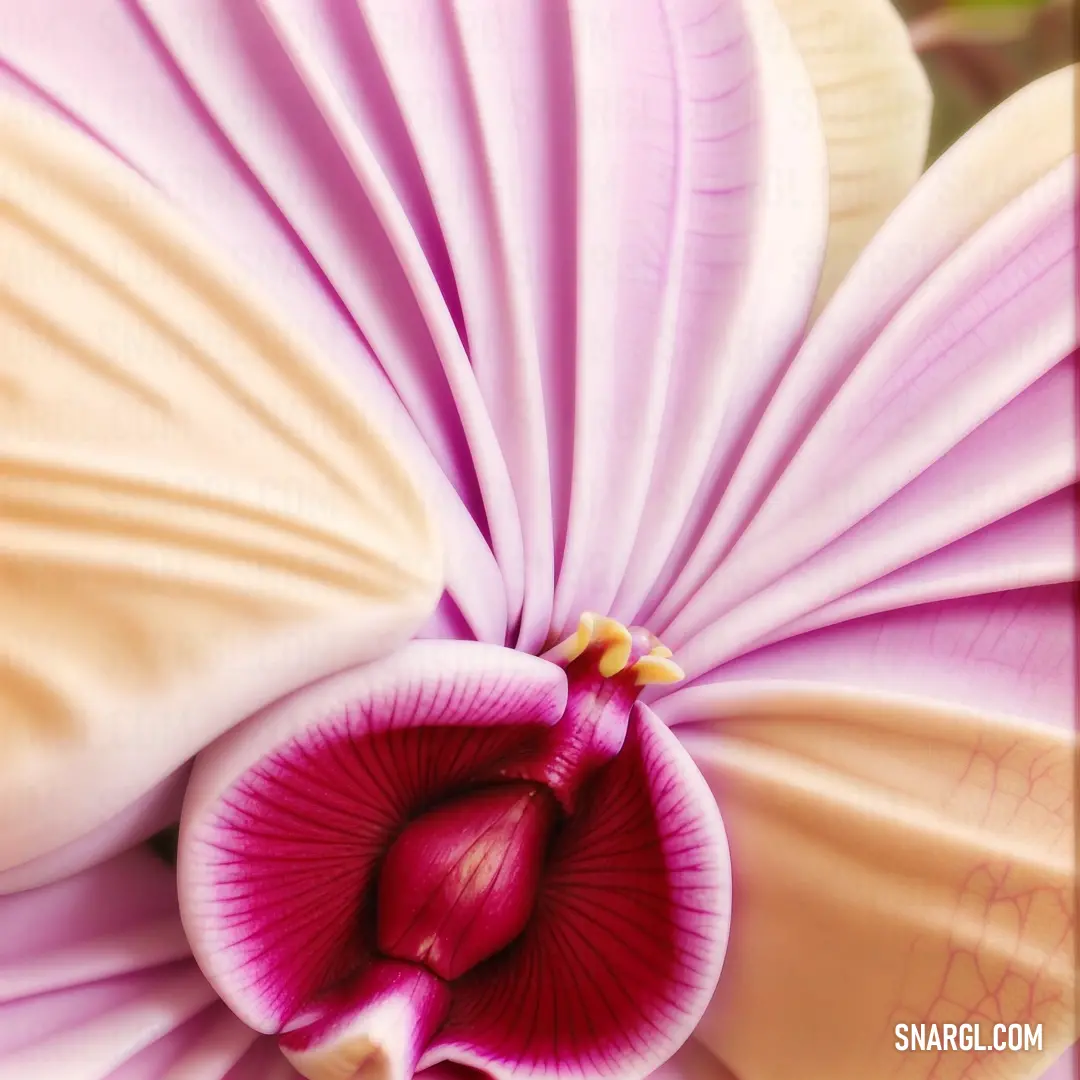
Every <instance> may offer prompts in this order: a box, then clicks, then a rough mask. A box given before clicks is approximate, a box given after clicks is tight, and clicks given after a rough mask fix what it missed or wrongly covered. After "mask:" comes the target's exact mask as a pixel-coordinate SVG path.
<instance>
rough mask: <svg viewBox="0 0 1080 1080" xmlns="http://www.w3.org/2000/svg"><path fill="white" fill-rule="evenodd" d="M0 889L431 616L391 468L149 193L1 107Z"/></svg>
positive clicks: (60, 127) (428, 552)
mask: <svg viewBox="0 0 1080 1080" xmlns="http://www.w3.org/2000/svg"><path fill="white" fill-rule="evenodd" d="M0 521H2V525H0V536H2V543H0V612H3V618H2V621H0V657H2V658H3V659H2V661H0V718H2V719H0V732H2V742H3V746H4V755H3V761H2V763H0V837H2V838H3V839H2V841H0V869H6V868H8V867H11V866H17V865H19V864H20V863H24V862H27V861H28V860H31V859H34V858H36V857H39V856H41V855H45V854H47V853H49V852H51V851H54V850H55V849H58V848H61V847H63V846H64V845H66V844H68V843H70V842H71V841H74V840H76V839H78V838H79V837H81V836H83V835H85V834H86V833H88V832H90V831H92V830H93V829H95V828H96V827H97V826H99V825H101V824H103V823H105V822H106V821H108V820H109V819H110V818H113V817H114V816H115V815H117V814H118V813H120V812H121V811H122V810H123V809H124V808H125V807H126V806H127V805H129V804H130V803H131V802H133V801H135V800H137V799H138V798H140V796H142V795H144V794H145V793H146V792H147V791H149V790H150V789H151V788H152V787H153V786H154V785H156V784H157V783H158V782H159V781H161V780H163V779H164V778H165V777H166V776H167V775H168V774H170V773H171V772H173V771H174V770H175V769H176V768H178V767H179V766H180V765H181V764H182V763H183V762H184V761H185V760H186V759H188V758H189V757H190V756H191V755H192V754H193V753H194V752H195V751H197V750H198V749H199V748H200V747H202V746H203V745H205V744H206V743H208V742H209V741H211V740H212V739H213V738H214V737H215V736H217V735H218V734H220V733H221V732H222V731H224V730H226V729H227V728H228V727H230V726H231V725H232V724H234V723H236V722H238V721H239V720H241V719H243V718H244V717H245V716H246V715H248V714H249V713H251V712H253V711H255V710H256V709H257V708H258V707H260V706H262V705H264V704H266V703H267V702H268V701H270V700H272V699H274V698H275V697H278V696H280V695H281V694H282V693H284V692H286V691H288V690H290V689H292V688H294V687H295V686H297V685H300V684H302V683H303V682H305V681H307V680H309V679H311V678H314V677H318V676H321V675H325V674H327V673H329V672H331V671H333V670H337V669H338V668H340V667H342V666H344V665H346V664H347V663H350V662H359V661H361V660H364V659H368V658H371V657H372V656H374V655H379V654H382V653H384V652H386V651H387V650H389V649H391V648H393V647H394V646H395V645H396V644H397V643H398V642H400V641H402V640H404V639H405V638H407V637H408V635H410V634H411V633H413V632H414V631H415V630H416V628H417V627H418V626H419V625H420V624H421V623H422V622H423V621H424V619H425V618H426V617H427V616H428V614H429V613H430V612H431V610H432V609H433V607H434V605H435V603H436V600H437V598H438V594H439V592H440V590H441V569H440V556H439V550H438V544H437V541H436V537H435V535H434V531H433V528H432V526H431V524H430V521H429V517H428V514H427V511H426V509H425V507H424V505H423V503H422V501H421V499H420V497H419V495H418V493H417V491H416V489H415V487H414V485H413V483H412V482H411V480H410V477H409V475H408V472H407V467H406V463H405V462H403V461H402V460H401V458H400V455H399V453H398V451H397V448H396V447H395V445H394V444H393V443H391V442H390V441H388V440H387V439H386V438H385V436H383V435H382V434H380V431H379V429H378V428H376V427H375V426H374V424H373V423H372V421H371V420H369V418H368V417H367V416H366V415H365V413H364V411H363V410H362V409H361V408H360V407H359V405H358V404H356V403H355V399H354V398H353V396H352V395H351V394H350V392H349V390H348V388H347V386H345V385H344V384H343V383H342V382H340V381H339V379H338V378H337V377H336V376H335V375H334V374H333V373H332V372H330V371H328V370H326V369H324V367H323V365H322V364H321V363H319V362H318V357H316V356H314V355H312V353H311V351H310V350H309V349H308V348H307V347H306V346H305V344H304V343H303V342H302V341H300V340H297V339H294V338H293V337H291V336H290V335H289V334H287V333H286V332H285V331H284V330H283V329H282V328H281V327H280V325H279V323H278V321H277V319H276V317H275V316H274V315H273V313H272V311H271V310H270V309H269V308H268V307H267V306H266V305H265V304H263V303H261V302H260V300H259V299H258V298H257V297H256V296H255V295H254V294H252V293H250V292H249V291H248V290H247V288H246V287H245V286H244V284H243V283H242V281H241V280H239V279H238V277H237V276H236V275H235V274H234V273H233V272H232V271H231V270H230V268H229V266H228V264H227V263H225V262H223V261H221V259H220V258H219V257H218V256H216V255H213V254H211V252H210V251H209V249H208V248H207V247H206V246H204V244H203V243H202V242H201V241H200V240H199V239H198V237H197V236H196V235H195V234H193V232H192V231H191V230H190V228H189V227H188V226H187V225H186V223H185V222H184V220H183V219H182V218H180V217H179V216H178V215H177V214H176V213H175V212H174V211H172V210H171V209H169V208H168V207H167V206H166V205H165V204H164V203H163V201H162V200H161V199H160V197H159V196H158V194H157V193H156V192H154V191H153V189H152V188H150V186H149V185H147V184H146V183H145V181H143V180H142V179H141V178H140V177H138V176H137V175H136V174H134V173H133V172H131V171H130V170H129V169H128V168H127V167H125V166H124V165H122V164H121V163H120V162H118V161H117V160H116V159H115V158H114V157H112V156H111V155H109V154H108V153H106V152H105V151H103V150H102V149H101V148H100V147H99V146H96V145H94V144H93V143H92V142H91V141H90V140H89V139H87V138H86V137H85V136H84V135H82V134H80V133H78V132H77V131H75V130H74V129H73V128H72V127H71V126H69V125H65V124H62V123H58V122H57V121H56V120H55V119H53V118H52V117H50V116H49V115H47V114H46V113H44V112H43V111H41V110H39V109H36V108H34V107H31V106H27V105H25V104H22V103H17V102H14V101H11V100H5V101H4V102H3V103H2V105H0Z"/></svg>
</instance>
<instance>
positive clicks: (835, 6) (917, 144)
mask: <svg viewBox="0 0 1080 1080" xmlns="http://www.w3.org/2000/svg"><path fill="white" fill-rule="evenodd" d="M774 2H775V3H776V6H777V8H779V10H780V14H781V15H782V16H783V18H784V21H785V22H786V23H787V27H788V30H789V31H790V32H791V36H792V37H793V38H794V40H795V45H796V47H797V48H798V50H799V55H800V56H801V57H802V60H803V63H804V64H805V65H806V70H807V72H808V74H809V75H810V81H811V82H812V83H813V85H814V90H815V91H816V93H817V102H818V108H819V109H820V111H821V127H822V134H823V135H824V136H825V142H826V145H827V147H828V157H829V240H828V247H827V248H826V252H825V263H824V266H823V267H822V272H821V283H820V285H819V288H818V295H817V300H816V305H815V306H816V308H818V309H820V308H821V307H822V306H823V305H824V303H825V301H826V300H827V299H828V298H829V297H830V296H831V295H832V293H833V291H834V290H835V289H836V286H837V284H838V283H839V282H840V280H841V278H843V276H844V274H846V273H847V271H848V269H849V268H850V267H851V264H852V263H853V262H854V261H855V259H856V258H857V257H858V255H859V252H860V251H861V250H862V248H863V246H864V245H865V244H866V242H867V241H868V240H869V239H870V237H871V236H873V234H874V233H875V232H876V231H877V228H878V226H879V225H881V223H882V222H883V221H884V220H885V218H886V217H888V215H889V214H890V212H891V211H892V210H893V208H894V207H895V206H896V205H897V203H899V202H900V200H901V199H902V198H903V197H904V196H905V195H906V194H907V192H908V189H909V188H910V187H911V185H912V184H914V183H915V181H916V179H918V176H919V174H920V173H921V172H922V169H923V162H924V161H925V159H926V145H927V141H928V139H929V136H930V112H931V107H932V105H933V100H932V95H931V90H930V84H929V82H928V81H927V78H926V73H925V72H924V71H923V67H922V64H921V63H920V62H919V58H918V57H917V56H916V55H915V50H914V49H913V48H912V45H911V39H910V37H909V36H908V31H907V26H906V25H905V24H904V21H903V19H902V18H901V16H900V13H899V12H898V11H897V10H896V7H895V6H894V5H893V4H892V3H891V0H774Z"/></svg>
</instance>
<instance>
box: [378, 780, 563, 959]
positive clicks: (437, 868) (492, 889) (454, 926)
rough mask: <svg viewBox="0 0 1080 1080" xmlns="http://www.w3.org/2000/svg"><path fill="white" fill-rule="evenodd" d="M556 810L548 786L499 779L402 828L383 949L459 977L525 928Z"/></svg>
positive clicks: (383, 893)
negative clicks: (499, 781)
mask: <svg viewBox="0 0 1080 1080" xmlns="http://www.w3.org/2000/svg"><path fill="white" fill-rule="evenodd" d="M557 816H558V808H557V805H556V803H555V800H554V798H553V797H552V795H551V793H550V791H548V790H547V788H545V787H544V786H542V785H540V784H535V783H529V782H521V783H512V784H503V785H498V786H495V787H490V788H484V789H481V790H479V791H474V792H470V793H469V794H467V795H463V796H461V797H460V798H457V799H454V800H452V801H450V802H447V803H444V804H443V805H442V806H439V807H437V808H436V809H434V810H431V811H429V812H428V813H426V814H424V815H423V816H422V817H420V818H418V819H417V820H416V821H414V822H412V823H411V824H409V825H408V826H406V828H405V830H404V832H402V834H401V835H400V836H399V837H398V838H397V840H396V841H395V842H394V843H393V845H392V846H391V848H390V850H389V852H388V853H387V855H386V861H385V863H384V865H383V869H382V873H381V875H380V879H379V893H378V947H379V951H380V952H382V953H383V954H384V955H386V956H392V957H395V958H397V959H399V960H406V961H409V962H412V963H417V964H423V965H424V966H425V967H427V968H428V969H429V970H430V971H433V972H434V973H435V974H436V975H438V976H440V977H441V978H443V979H448V980H449V979H456V978H458V977H459V976H461V975H463V974H464V973H465V972H466V971H468V970H469V969H470V968H473V967H475V966H476V965H477V964H478V963H480V962H481V961H482V960H486V959H487V958H488V957H490V956H493V955H494V954H495V953H497V952H499V951H500V950H501V949H504V948H505V947H506V946H507V945H509V944H510V942H512V941H513V940H514V938H516V937H517V936H518V935H519V934H520V933H521V932H522V930H524V929H525V926H526V924H527V923H528V921H529V917H530V916H531V915H532V911H533V906H534V904H535V900H536V894H537V889H538V888H539V885H540V877H541V872H542V870H543V865H544V857H545V854H546V851H547V846H548V837H549V835H550V832H551V828H552V825H553V824H554V822H555V820H556V818H557Z"/></svg>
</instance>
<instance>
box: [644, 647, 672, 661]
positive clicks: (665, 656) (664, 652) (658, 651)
mask: <svg viewBox="0 0 1080 1080" xmlns="http://www.w3.org/2000/svg"><path fill="white" fill-rule="evenodd" d="M649 655H650V656H658V657H659V658H660V659H661V660H670V659H671V658H672V657H673V656H674V655H675V654H674V653H673V652H672V651H671V650H670V649H669V648H668V647H667V646H666V645H659V644H658V645H656V646H655V647H654V648H652V649H650V650H649Z"/></svg>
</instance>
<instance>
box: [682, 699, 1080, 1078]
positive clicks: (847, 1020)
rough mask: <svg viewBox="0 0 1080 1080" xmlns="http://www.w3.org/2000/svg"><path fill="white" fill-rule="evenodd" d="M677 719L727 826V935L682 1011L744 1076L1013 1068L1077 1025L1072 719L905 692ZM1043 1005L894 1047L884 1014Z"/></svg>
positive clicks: (1037, 1059)
mask: <svg viewBox="0 0 1080 1080" xmlns="http://www.w3.org/2000/svg"><path fill="white" fill-rule="evenodd" d="M699 722H700V727H699V728H698V729H697V730H696V731H693V732H689V733H687V734H685V735H684V734H683V730H684V729H680V735H681V736H682V737H683V741H684V743H685V744H686V746H687V748H688V749H690V751H691V753H693V755H694V757H695V759H696V760H697V762H698V764H699V765H700V766H701V768H702V769H703V771H704V772H705V775H706V777H707V779H708V780H709V782H710V785H711V787H712V789H713V792H714V794H715V795H716V797H717V801H718V802H719V804H720V808H721V811H722V813H723V816H724V822H725V824H726V826H727V828H728V831H729V836H730V841H731V848H732V862H733V865H734V867H735V868H736V873H735V892H734V900H733V934H732V940H731V946H730V950H729V953H728V957H727V961H726V964H725V968H724V974H723V975H722V977H721V981H720V987H719V989H718V991H717V995H716V997H715V999H714V1001H713V1003H712V1006H711V1008H710V1012H709V1013H707V1014H706V1016H705V1019H704V1020H703V1021H702V1024H701V1026H700V1027H699V1029H698V1037H699V1038H701V1039H702V1040H703V1041H704V1042H705V1043H706V1044H707V1045H708V1046H709V1047H710V1048H711V1049H712V1050H713V1051H714V1052H715V1053H716V1054H718V1055H719V1056H720V1057H721V1058H722V1059H723V1060H724V1061H725V1062H726V1063H728V1064H729V1065H730V1066H731V1067H732V1068H733V1069H734V1071H735V1072H736V1074H737V1075H738V1076H739V1077H740V1080H777V1078H780V1077H789V1076H799V1077H808V1078H809V1077H813V1078H814V1080H817V1078H819V1077H822V1078H823V1077H828V1078H829V1080H866V1078H867V1077H875V1078H878V1080H893V1078H895V1080H975V1078H978V1080H991V1078H993V1080H1013V1078H1015V1080H1020V1078H1022V1077H1033V1076H1037V1075H1040V1069H1041V1068H1045V1067H1047V1066H1049V1065H1050V1064H1051V1063H1052V1062H1054V1061H1055V1060H1056V1059H1057V1058H1058V1057H1060V1055H1061V1053H1062V1052H1063V1050H1064V1049H1065V1048H1066V1047H1067V1046H1068V1045H1069V1043H1071V1042H1072V1040H1073V1039H1074V1038H1075V1037H1076V1017H1075V1012H1074V984H1075V971H1074V952H1073V923H1074V917H1075V902H1074V897H1073V881H1074V825H1073V816H1074V809H1075V807H1074V795H1073V791H1074V787H1073V783H1074V773H1073V752H1074V744H1073V739H1072V738H1071V737H1070V736H1069V735H1067V734H1065V733H1063V732H1062V731H1060V730H1059V729H1055V728H1051V727H1049V726H1042V725H1033V724H1030V723H1022V722H1020V721H1017V720H1014V719H1012V718H1009V717H994V716H983V715H978V714H976V713H973V712H970V711H960V710H948V709H946V708H944V707H939V708H932V707H917V706H915V705H913V704H912V703H911V702H909V701H904V700H903V699H897V698H894V699H891V700H890V699H886V698H875V697H872V696H867V695H856V694H849V695H841V694H837V693H832V694H830V693H820V694H816V695H815V694H810V693H807V692H802V693H799V694H791V693H788V694H783V693H778V694H775V695H772V696H770V697H765V696H762V697H760V698H759V699H758V700H757V702H756V703H754V704H750V703H745V704H744V705H743V706H742V708H741V709H739V710H738V711H737V712H733V713H731V714H730V715H727V716H723V717H717V718H715V719H710V718H709V716H708V714H705V713H703V714H701V716H700V717H699ZM966 1022H979V1023H980V1024H982V1032H983V1036H982V1038H983V1041H984V1042H986V1041H988V1040H989V1039H990V1038H991V1037H992V1027H993V1025H994V1024H995V1023H998V1022H1004V1023H1038V1024H1042V1031H1043V1045H1042V1050H1041V1052H1036V1051H1028V1052H1018V1053H1011V1054H1010V1053H996V1054H995V1053H991V1054H986V1053H979V1052H968V1053H962V1052H959V1051H946V1052H943V1053H941V1054H940V1055H938V1054H934V1053H900V1052H898V1051H897V1050H896V1048H895V1046H894V1041H895V1035H894V1025H896V1024H898V1023H957V1024H960V1023H966Z"/></svg>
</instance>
